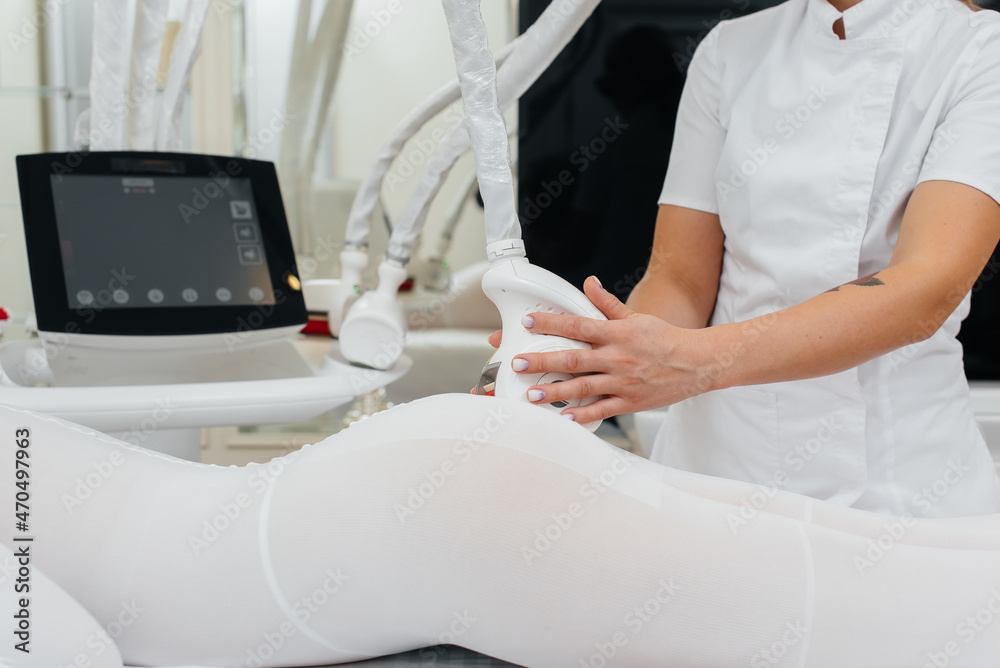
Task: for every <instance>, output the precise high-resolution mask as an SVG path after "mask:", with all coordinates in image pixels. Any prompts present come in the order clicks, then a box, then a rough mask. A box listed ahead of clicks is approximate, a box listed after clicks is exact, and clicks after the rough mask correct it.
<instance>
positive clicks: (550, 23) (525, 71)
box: [387, 0, 600, 260]
mask: <svg viewBox="0 0 1000 668" xmlns="http://www.w3.org/2000/svg"><path fill="white" fill-rule="evenodd" d="M599 2H600V0H581V2H580V3H579V4H577V5H574V6H573V7H572V12H571V13H570V14H565V13H564V11H565V7H564V3H561V2H558V1H557V0H554V1H553V2H551V3H550V4H549V6H548V7H546V8H545V12H543V13H542V15H541V16H540V17H539V18H538V20H537V21H535V23H534V24H532V26H531V27H530V28H528V30H527V31H525V33H524V34H523V35H521V40H522V41H521V44H520V45H519V46H518V48H517V50H516V51H515V52H514V54H513V55H512V56H511V58H510V59H509V60H508V61H507V62H506V63H504V65H503V66H502V67H501V68H500V70H499V72H498V75H497V93H498V98H499V104H500V107H501V108H502V109H506V108H507V107H509V106H510V105H512V104H513V103H514V102H516V101H517V100H518V99H520V97H521V96H522V95H523V94H524V93H525V91H527V90H528V88H530V87H531V85H532V84H533V83H534V82H535V81H536V80H537V79H538V77H539V76H541V74H542V72H544V71H545V70H546V69H547V68H548V67H549V65H551V64H552V61H553V60H555V57H556V56H557V55H558V54H559V53H560V52H561V51H562V50H563V48H564V47H565V46H566V44H568V43H569V41H570V40H571V39H572V38H573V36H574V35H575V34H576V33H577V32H578V31H579V29H580V27H581V26H582V25H583V23H584V22H585V21H586V20H587V18H589V16H590V15H591V14H592V13H593V11H594V8H595V7H597V5H598V3H599ZM469 146H470V140H469V132H468V129H467V128H466V126H465V125H459V126H458V127H456V128H455V129H454V130H452V131H451V133H450V134H449V135H448V136H447V137H446V138H445V139H444V141H442V142H441V144H440V145H439V146H438V149H437V150H436V151H435V152H434V155H432V156H431V158H430V159H429V160H428V161H427V166H426V167H425V168H424V173H423V174H422V175H421V178H420V181H419V183H418V184H417V187H416V188H415V189H414V191H413V193H412V194H411V195H410V198H409V200H407V203H406V205H405V207H404V209H403V212H402V213H401V214H400V217H399V219H398V220H397V222H396V226H395V228H394V229H393V233H392V237H391V238H390V240H389V249H388V251H387V255H388V256H389V257H393V258H395V259H397V260H403V259H407V258H409V257H410V256H411V255H412V253H413V248H414V244H415V243H416V240H417V239H418V238H419V237H420V232H421V230H422V229H423V225H424V222H425V221H426V219H427V214H428V212H429V211H430V207H431V204H432V203H433V202H434V197H435V196H436V195H437V193H438V191H439V190H440V189H441V185H442V183H443V182H444V179H445V177H446V176H447V175H448V171H449V170H450V169H451V167H452V166H453V165H454V164H455V162H456V161H457V160H458V158H459V157H461V155H462V154H463V153H464V152H465V151H467V150H468V149H469ZM482 185H483V184H482V182H480V186H481V187H482ZM483 198H484V201H486V193H485V192H483ZM487 211H489V208H487ZM490 223H491V221H490V218H487V227H486V241H487V244H490V243H496V242H498V241H501V240H503V239H504V238H514V237H513V236H512V230H505V229H504V228H503V226H502V224H501V223H500V222H499V221H495V222H494V224H493V225H492V226H491V224H490ZM518 236H519V232H518Z"/></svg>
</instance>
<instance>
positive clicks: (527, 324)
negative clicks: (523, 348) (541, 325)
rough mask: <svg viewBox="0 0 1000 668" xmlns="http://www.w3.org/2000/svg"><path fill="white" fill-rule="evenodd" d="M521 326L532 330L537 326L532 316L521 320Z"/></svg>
mask: <svg viewBox="0 0 1000 668" xmlns="http://www.w3.org/2000/svg"><path fill="white" fill-rule="evenodd" d="M521 324H522V325H524V326H525V327H526V328H528V329H531V328H532V327H534V326H535V319H534V318H532V317H531V316H530V315H526V316H524V317H523V318H521Z"/></svg>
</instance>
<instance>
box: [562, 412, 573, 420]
mask: <svg viewBox="0 0 1000 668" xmlns="http://www.w3.org/2000/svg"><path fill="white" fill-rule="evenodd" d="M563 417H564V418H566V419H567V420H569V421H570V422H576V416H575V415H573V414H572V413H566V414H565V415H563Z"/></svg>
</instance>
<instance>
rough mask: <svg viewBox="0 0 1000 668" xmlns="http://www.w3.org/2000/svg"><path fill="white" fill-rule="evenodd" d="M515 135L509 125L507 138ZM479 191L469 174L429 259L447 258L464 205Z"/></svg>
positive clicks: (515, 128)
mask: <svg viewBox="0 0 1000 668" xmlns="http://www.w3.org/2000/svg"><path fill="white" fill-rule="evenodd" d="M516 133H517V126H516V125H511V126H510V127H508V128H507V137H508V138H509V137H512V136H514V135H515V134H516ZM516 165H517V160H511V167H516ZM478 190H479V180H478V179H477V178H476V174H475V172H473V173H472V174H470V175H469V176H468V178H466V180H465V183H463V184H462V187H461V188H459V190H458V193H459V195H458V197H456V198H455V199H454V200H453V201H452V203H451V205H450V206H449V207H448V210H447V211H445V214H444V224H443V225H442V226H441V236H440V237H439V238H438V247H437V250H435V251H433V254H432V255H431V257H432V258H433V259H436V260H443V259H445V258H446V257H447V256H448V251H450V250H451V242H452V240H453V239H454V237H455V229H456V228H457V227H458V221H459V219H460V218H461V217H462V211H464V210H465V205H466V203H467V202H468V201H469V199H471V198H472V196H473V195H474V194H475V193H476V192H477V191H478Z"/></svg>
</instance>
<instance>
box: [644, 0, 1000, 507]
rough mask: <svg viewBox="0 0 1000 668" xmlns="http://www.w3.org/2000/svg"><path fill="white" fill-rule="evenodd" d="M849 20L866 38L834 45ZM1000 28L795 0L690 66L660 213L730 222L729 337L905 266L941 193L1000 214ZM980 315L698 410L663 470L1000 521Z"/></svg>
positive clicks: (883, 6) (682, 418)
mask: <svg viewBox="0 0 1000 668" xmlns="http://www.w3.org/2000/svg"><path fill="white" fill-rule="evenodd" d="M841 16H842V17H843V20H844V29H845V34H846V40H840V39H839V38H838V37H837V36H836V35H835V34H834V32H833V25H834V23H835V21H836V20H837V19H838V18H841ZM998 19H1000V14H997V13H995V12H990V11H983V12H972V11H971V10H969V9H968V8H967V7H965V6H964V5H962V4H961V3H960V2H958V0H863V2H861V3H860V4H858V5H856V6H854V7H852V8H851V9H849V10H847V11H846V12H844V13H843V14H841V13H840V12H838V11H837V10H836V9H835V8H834V7H833V6H832V5H830V4H829V3H828V2H827V0H789V1H788V2H785V3H784V4H782V5H779V6H778V7H774V8H772V9H769V10H765V11H761V12H759V13H756V14H753V15H750V16H747V17H744V18H740V19H737V20H734V21H727V22H723V23H721V24H720V25H718V26H717V27H716V28H715V29H714V30H713V31H712V32H711V33H710V35H709V36H708V37H707V38H706V39H705V40H704V41H703V43H702V44H701V45H700V46H699V48H698V50H697V52H696V53H695V55H694V57H693V59H692V62H691V65H690V69H689V74H688V82H687V85H686V88H685V91H684V96H683V99H682V101H681V107H680V111H679V115H678V122H677V134H676V137H675V139H674V145H673V149H672V153H671V159H670V168H669V171H668V173H667V177H666V182H665V184H664V188H663V194H662V196H661V199H660V202H661V203H664V204H672V205H676V206H682V207H687V208H692V209H698V210H701V211H707V212H710V213H717V214H718V215H719V217H720V220H721V223H722V228H723V230H724V232H725V253H724V256H723V263H722V274H721V279H720V285H719V293H718V300H717V303H716V307H715V311H714V313H713V316H712V320H711V323H710V324H712V325H719V324H723V323H732V322H740V321H744V320H748V319H751V318H755V317H757V316H763V315H765V314H768V313H772V312H774V311H777V310H779V309H782V308H786V307H789V306H792V305H794V304H798V303H800V302H803V301H806V300H808V299H810V298H812V297H814V296H816V295H818V294H820V293H822V292H825V291H826V290H829V289H831V288H834V287H836V286H839V285H842V284H844V283H847V282H850V281H853V280H856V279H857V278H858V277H860V276H865V275H868V274H871V273H873V272H876V271H879V270H882V269H885V268H886V267H887V266H888V265H889V261H890V259H891V257H892V252H893V249H894V247H895V245H896V240H897V236H898V234H899V228H900V223H901V221H902V217H903V211H904V209H905V207H906V204H907V201H908V198H909V196H910V194H911V193H912V192H913V189H914V188H915V187H916V185H917V184H919V183H921V182H924V181H930V180H946V181H957V182H960V183H964V184H967V185H970V186H973V187H975V188H977V189H979V190H981V191H983V192H985V193H986V194H988V195H990V196H991V197H993V198H994V199H996V200H998V201H1000V20H998ZM982 250H983V255H984V257H986V256H987V255H988V254H989V252H990V251H991V250H992V249H986V248H984V249H982ZM968 310H969V296H968V295H966V296H965V300H964V301H963V302H962V304H961V305H960V306H959V307H958V309H957V310H956V311H955V312H954V313H953V314H952V315H951V316H950V317H949V318H948V320H947V322H946V323H945V324H944V326H943V327H941V328H940V329H939V330H938V331H937V332H936V333H935V334H934V335H933V336H931V337H930V338H929V339H928V340H926V341H924V342H922V343H914V344H912V345H909V346H907V347H905V348H902V349H900V350H897V351H895V352H893V353H890V354H888V355H885V356H883V357H879V358H877V359H874V360H872V361H870V362H868V363H866V364H863V365H861V366H860V367H857V368H854V369H851V370H849V371H845V372H843V373H838V374H834V375H831V376H825V377H822V378H817V379H810V380H803V381H794V382H784V383H774V384H768V385H756V386H746V387H734V388H731V389H726V390H721V391H715V392H710V393H707V394H704V395H701V396H698V397H695V398H692V399H689V400H686V401H684V402H681V403H679V404H677V405H676V406H673V407H672V408H671V409H670V410H669V411H668V417H667V420H666V422H665V424H664V425H663V427H662V428H661V430H660V433H659V434H658V436H657V442H656V446H655V448H654V452H653V459H654V460H656V461H659V462H662V463H664V464H667V465H670V466H674V467H677V468H681V469H686V470H690V471H695V472H700V473H706V474H710V475H716V476H722V477H727V478H734V479H739V480H746V481H750V482H756V483H759V484H763V485H766V486H767V488H769V489H771V488H773V489H784V490H788V491H792V492H798V493H802V494H806V495H809V496H812V497H815V498H819V499H825V500H828V501H831V502H835V503H839V504H843V505H847V506H854V507H857V508H862V509H866V510H872V511H875V512H883V513H891V514H906V513H908V514H912V515H914V516H917V517H920V516H923V517H944V516H957V515H974V514H985V513H993V512H998V511H1000V481H998V479H997V475H996V472H995V469H994V465H993V463H992V460H991V457H990V454H989V451H988V449H987V446H986V443H985V441H984V439H983V436H982V432H981V430H980V429H979V427H978V425H977V424H976V422H975V420H974V417H973V413H972V410H971V408H970V403H969V388H968V384H967V382H966V379H965V375H964V369H963V363H962V348H961V345H960V344H959V343H958V341H956V339H955V336H956V334H957V333H958V331H959V326H960V323H961V321H962V320H963V319H964V318H965V316H966V315H967V314H968ZM766 322H767V321H766V319H765V320H764V324H763V326H762V328H761V329H760V330H758V331H759V336H769V335H770V334H769V333H768V331H767V327H766ZM732 363H738V361H736V360H735V359H734V358H731V357H730V356H726V355H722V356H720V359H719V364H721V365H725V364H732Z"/></svg>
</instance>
